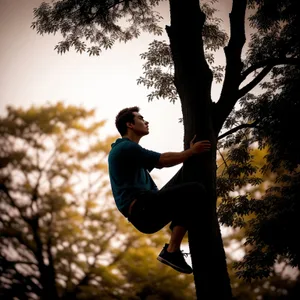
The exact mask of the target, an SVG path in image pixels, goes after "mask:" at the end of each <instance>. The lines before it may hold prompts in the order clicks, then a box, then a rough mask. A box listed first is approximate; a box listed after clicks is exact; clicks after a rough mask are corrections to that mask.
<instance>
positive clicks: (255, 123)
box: [218, 121, 258, 140]
mask: <svg viewBox="0 0 300 300" xmlns="http://www.w3.org/2000/svg"><path fill="white" fill-rule="evenodd" d="M257 124H258V122H257V121H255V122H253V123H251V124H241V125H239V126H237V127H235V128H232V129H230V130H228V131H227V132H225V133H223V134H221V135H219V136H218V140H221V139H223V138H224V137H225V136H227V135H229V134H232V133H235V132H236V131H238V130H240V129H243V128H253V127H255V126H256V125H257Z"/></svg>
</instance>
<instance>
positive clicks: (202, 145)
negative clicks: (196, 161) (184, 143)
mask: <svg viewBox="0 0 300 300" xmlns="http://www.w3.org/2000/svg"><path fill="white" fill-rule="evenodd" d="M195 138H196V135H195V136H194V137H193V139H192V140H191V142H190V149H191V150H192V151H193V154H199V153H202V152H207V151H209V150H210V148H211V144H210V141H208V140H203V141H199V142H196V143H194V140H195Z"/></svg>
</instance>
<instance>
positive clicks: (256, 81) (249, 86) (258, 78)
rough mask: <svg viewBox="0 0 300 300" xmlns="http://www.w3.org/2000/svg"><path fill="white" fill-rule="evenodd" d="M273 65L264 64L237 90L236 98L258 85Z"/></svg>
mask: <svg viewBox="0 0 300 300" xmlns="http://www.w3.org/2000/svg"><path fill="white" fill-rule="evenodd" d="M272 68H273V66H266V67H265V68H264V69H263V70H262V71H261V72H260V73H259V74H258V75H257V76H256V77H255V78H254V79H253V80H252V81H251V82H249V83H248V84H247V85H246V86H244V87H243V88H242V89H240V90H239V91H238V94H237V98H236V100H238V99H240V98H241V97H243V96H244V95H246V94H247V93H248V92H250V91H251V90H252V89H253V88H254V87H255V86H256V85H258V84H259V83H260V82H261V81H262V80H263V79H264V78H265V77H266V76H267V75H268V73H269V72H270V71H271V70H272Z"/></svg>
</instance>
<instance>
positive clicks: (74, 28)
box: [33, 0, 299, 299]
mask: <svg viewBox="0 0 300 300" xmlns="http://www.w3.org/2000/svg"><path fill="white" fill-rule="evenodd" d="M158 2H159V1H155V0H151V1H146V0H145V1H140V0H139V1H135V0H132V1H130V0H127V1H105V0H103V1H100V0H99V1H71V0H61V1H54V3H53V4H52V5H50V4H45V3H44V4H42V5H41V6H40V7H39V8H38V9H36V10H35V19H36V20H35V22H34V23H33V27H34V28H36V29H37V31H38V32H39V33H54V32H57V31H61V33H62V35H63V38H64V40H63V41H62V42H60V43H59V44H58V46H57V50H58V52H61V53H62V52H65V51H67V50H69V48H70V47H71V46H74V47H75V49H76V50H77V51H79V52H82V51H85V50H87V51H88V52H89V53H90V54H96V55H97V54H99V51H100V49H101V48H109V47H111V46H112V45H113V43H114V42H115V41H122V40H125V41H127V40H129V39H131V38H134V37H137V36H138V35H139V33H140V30H145V31H148V32H152V33H160V29H159V28H158V27H157V21H158V20H159V19H158V15H157V13H156V12H155V11H154V9H153V8H154V7H155V5H157V4H158ZM200 2H201V3H200V4H202V6H201V5H199V1H198V0H191V1H189V2H188V3H187V2H186V1H175V0H170V1H169V5H170V15H171V26H167V27H166V30H167V33H168V36H169V39H170V46H165V45H164V44H161V43H154V44H152V45H151V46H150V49H149V51H148V52H147V53H146V54H144V58H146V59H147V62H146V65H145V71H146V72H145V77H144V79H143V78H142V79H140V82H141V83H145V84H146V85H147V86H149V87H153V88H154V92H153V94H152V95H153V96H157V97H159V96H162V97H169V98H170V99H171V100H175V97H176V95H178V96H179V99H180V101H181V106H182V113H183V125H184V147H185V148H187V147H188V146H189V141H190V140H191V138H192V137H193V136H194V134H195V133H196V134H197V138H198V139H209V140H211V142H212V151H211V153H210V154H208V155H202V156H201V157H197V158H194V159H191V160H189V161H188V162H186V163H184V170H185V173H186V175H187V176H189V178H190V179H191V180H194V181H200V182H202V183H203V184H204V185H205V187H206V190H207V192H208V195H209V197H208V200H207V201H208V203H209V204H210V207H211V209H210V211H206V212H201V204H200V203H201V202H200V201H199V214H201V216H200V217H199V218H198V220H194V226H193V227H192V228H191V229H190V230H189V245H190V250H191V254H192V261H193V268H194V278H195V283H196V291H197V296H198V297H199V298H200V297H201V296H203V297H206V296H205V294H211V297H213V298H214V297H216V298H222V299H230V298H231V289H230V284H229V278H228V274H227V271H226V263H225V256H224V250H223V246H222V239H221V235H220V231H219V225H218V222H217V217H216V202H217V201H216V200H217V187H216V182H217V180H216V149H217V140H218V139H220V138H221V137H224V136H225V135H221V136H220V132H221V130H222V128H223V126H224V125H225V127H228V128H231V127H233V126H234V125H235V123H236V122H231V120H232V118H231V117H230V116H229V115H230V113H231V112H232V111H233V109H234V107H235V105H236V104H237V102H238V100H239V99H241V101H242V102H241V105H242V104H243V101H244V103H247V104H248V107H249V106H251V104H252V107H254V106H255V105H256V104H257V103H258V101H255V102H254V103H253V102H251V101H252V100H253V98H252V97H251V96H248V93H249V92H250V91H251V90H252V89H253V88H254V87H255V86H257V84H259V83H260V82H261V81H262V80H263V79H266V78H267V77H266V76H267V75H268V74H270V75H271V79H273V82H274V83H276V82H277V80H278V79H279V78H280V77H281V75H282V74H280V73H279V74H278V73H276V70H278V68H276V66H278V65H282V64H284V65H287V64H298V65H299V57H298V55H299V52H297V51H295V52H294V53H293V54H291V53H290V44H289V43H290V42H291V43H292V45H294V44H297V41H298V40H299V39H298V40H297V35H296V38H295V39H294V38H291V35H292V34H293V32H292V31H291V28H290V26H289V24H288V23H289V21H288V20H291V19H292V20H293V22H294V23H295V24H298V22H299V14H298V15H297V13H296V12H297V10H295V6H294V5H295V1H276V5H274V7H272V9H270V10H268V8H270V3H271V2H270V1H267V0H266V1H247V0H233V1H232V10H231V13H230V37H229V40H228V43H227V45H226V46H225V47H224V52H225V57H226V65H225V68H224V70H225V72H224V80H223V87H222V91H221V94H220V98H219V99H218V101H217V103H213V102H212V99H211V85H212V80H213V72H212V70H211V68H210V67H209V63H210V62H213V61H212V56H210V55H209V54H208V53H207V51H206V50H207V48H208V49H213V50H215V49H217V48H218V47H220V46H223V45H224V43H225V42H226V35H225V34H223V33H222V32H221V31H220V30H219V20H218V19H213V18H210V16H211V15H212V13H213V11H212V10H211V9H210V7H209V6H207V5H206V4H204V1H200ZM210 3H211V4H214V3H215V1H210ZM272 3H273V2H272ZM247 4H249V5H250V8H251V9H253V10H254V16H253V18H252V23H251V24H252V26H253V30H254V31H255V32H256V34H255V35H254V36H253V38H252V42H251V43H250V44H249V47H250V50H249V52H248V53H247V57H242V53H243V52H242V50H243V47H244V45H245V42H246V36H245V14H246V8H247ZM269 12H271V13H269ZM269 15H270V16H272V17H266V19H264V16H269ZM123 17H125V18H126V17H128V18H129V26H128V27H127V28H126V29H124V27H121V26H120V23H118V21H119V20H120V19H121V18H123ZM265 20H267V21H265ZM262 21H265V23H264V26H262V24H263V22H262ZM122 28H123V29H122ZM84 38H87V40H88V43H89V44H88V45H86V44H85V43H84V42H83V39H84ZM283 44H284V46H285V47H283ZM155 48H158V50H159V51H160V50H161V52H159V53H160V54H161V56H159V55H156V58H155V57H154V56H153V55H152V54H153V53H154V52H155V51H157V49H156V50H155ZM152 49H154V50H155V51H154V52H153V51H152ZM295 49H296V48H295ZM170 55H171V56H170ZM169 66H171V72H172V67H173V70H174V72H172V73H171V75H170V74H168V73H166V72H164V71H165V67H169ZM161 67H163V69H161ZM291 68H292V67H291ZM215 71H217V73H216V72H215V74H217V75H216V78H217V79H220V76H219V75H218V74H219V72H220V71H222V68H221V67H219V68H217V69H216V70H215ZM271 71H272V73H270V72H271ZM249 77H251V78H250V80H249V81H248V79H249ZM172 82H174V85H171V83H172ZM167 86H169V88H166V87H167ZM152 98H153V97H152V96H151V94H150V100H151V99H152ZM245 99H248V100H249V101H246V100H245ZM255 111H258V110H255V108H253V114H248V115H245V114H246V113H247V112H249V111H248V110H247V109H246V108H245V106H244V112H245V114H244V115H243V114H242V113H241V112H240V115H235V118H236V117H237V118H240V117H243V121H244V123H243V124H242V125H240V126H239V127H235V129H233V128H231V129H232V131H230V132H228V133H227V134H229V133H232V132H234V131H236V130H238V129H241V128H246V127H247V128H250V127H254V126H255V125H257V124H258V123H259V122H261V121H262V120H263V119H262V118H256V116H257V115H254V112H255ZM241 114H242V115H241ZM263 115H264V116H266V115H265V113H264V114H263ZM256 136H257V135H256ZM261 137H262V135H261ZM235 142H236V146H234V147H233V148H234V149H235V148H238V149H237V150H234V149H233V150H234V151H233V152H232V153H235V155H236V157H235V159H236V160H238V163H240V164H241V165H240V166H239V167H240V169H238V170H236V172H235V173H234V172H233V171H234V170H233V169H232V170H231V171H232V172H233V173H232V176H237V177H238V176H240V174H241V172H243V173H246V174H247V175H251V174H253V172H254V171H255V170H254V169H253V167H251V166H250V165H249V164H248V165H247V164H246V162H248V161H249V154H248V150H245V149H248V147H249V145H250V144H251V143H253V142H254V140H253V139H248V141H247V140H245V139H244V140H241V139H240V140H239V139H237V140H236V141H235ZM231 146H233V144H231ZM237 146H240V147H237ZM271 146H273V144H270V147H271ZM245 156H246V158H245ZM247 157H248V158H247ZM234 183H235V185H236V184H239V182H238V180H234ZM252 183H253V184H255V182H254V181H253V180H252ZM257 183H259V182H258V181H257ZM231 186H232V185H231ZM227 191H228V190H227ZM224 192H225V191H224ZM238 201H241V199H236V203H239V202H238ZM251 203H252V202H251ZM253 203H254V202H253ZM255 203H260V202H255ZM265 203H267V202H265ZM239 206H240V204H237V205H235V207H239ZM261 211H262V208H260V209H258V210H257V211H256V213H257V216H258V218H257V219H259V214H258V213H259V212H261ZM262 215H264V214H262ZM262 218H263V217H262ZM262 218H261V219H262ZM204 224H205V226H203V225H204ZM258 226H260V225H258ZM201 227H202V228H206V229H207V230H206V231H204V232H203V230H202V233H203V240H204V241H205V245H206V247H203V241H200V239H199V236H200V235H199V230H200V228H201ZM253 228H254V227H253ZM216 232H217V236H216ZM255 232H257V230H256V231H255ZM256 238H258V235H254V237H253V241H254V240H255V239H256ZM256 242H258V243H257V244H258V245H262V244H260V243H259V240H256ZM262 249H263V247H260V250H262ZM203 256H207V259H206V260H205V261H202V260H201V257H203ZM274 258H275V256H274V255H273V259H274ZM270 265H272V264H270V263H269V266H270ZM252 271H255V270H252ZM250 273H251V272H250ZM262 274H264V275H266V274H267V273H266V272H263V273H262ZM244 275H246V274H244ZM215 286H218V288H215ZM212 287H213V288H212Z"/></svg>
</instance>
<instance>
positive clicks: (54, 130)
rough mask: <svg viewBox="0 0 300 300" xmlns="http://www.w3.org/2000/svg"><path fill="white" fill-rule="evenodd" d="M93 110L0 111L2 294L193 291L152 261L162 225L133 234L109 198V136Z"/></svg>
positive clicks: (102, 295) (184, 294)
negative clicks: (176, 288) (0, 114)
mask: <svg viewBox="0 0 300 300" xmlns="http://www.w3.org/2000/svg"><path fill="white" fill-rule="evenodd" d="M94 114H95V111H94V110H86V109H84V108H82V107H76V106H65V105H64V104H63V103H57V104H53V105H47V106H44V107H34V106H32V107H31V108H29V109H27V110H25V109H21V108H19V109H17V108H13V107H9V108H8V110H7V116H5V117H1V118H0V132H1V135H0V136H1V137H0V139H1V148H0V163H1V169H0V189H1V190H0V208H1V212H0V240H1V242H0V258H1V264H0V270H1V275H0V296H1V299H2V298H3V299H13V298H14V297H17V298H18V299H37V298H41V299H51V300H55V299H66V300H67V299H72V300H74V299H140V296H139V295H143V297H141V298H142V299H146V298H147V297H150V296H151V295H152V296H153V297H156V299H159V297H161V299H168V298H169V299H183V298H191V297H193V295H194V286H193V285H192V282H191V279H190V278H189V277H188V276H178V275H179V274H178V273H177V272H175V271H173V270H170V269H169V268H167V267H165V266H160V268H158V267H157V266H154V264H155V263H156V264H159V263H158V262H157V261H156V259H155V257H156V254H157V252H158V251H159V248H160V245H161V244H162V243H163V242H164V237H165V235H164V232H162V233H159V234H156V235H153V236H152V237H151V239H150V238H149V237H148V236H144V235H141V234H140V233H139V232H138V231H137V230H135V229H134V228H133V227H132V226H131V225H129V224H127V222H126V221H125V220H124V218H122V217H121V215H120V214H119V212H118V211H117V209H116V208H115V206H113V205H112V204H113V202H112V201H113V200H112V197H111V193H110V189H109V188H108V178H107V166H106V163H105V160H106V156H107V153H108V151H109V149H110V144H111V142H112V141H113V140H114V138H115V137H107V138H103V137H102V138H101V129H102V127H103V126H104V123H105V122H104V121H95V115H94ZM149 245H150V246H152V247H150V248H149ZM173 284H176V285H178V286H181V287H182V288H181V292H180V293H178V292H176V291H174V289H173ZM164 296H165V298H164Z"/></svg>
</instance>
